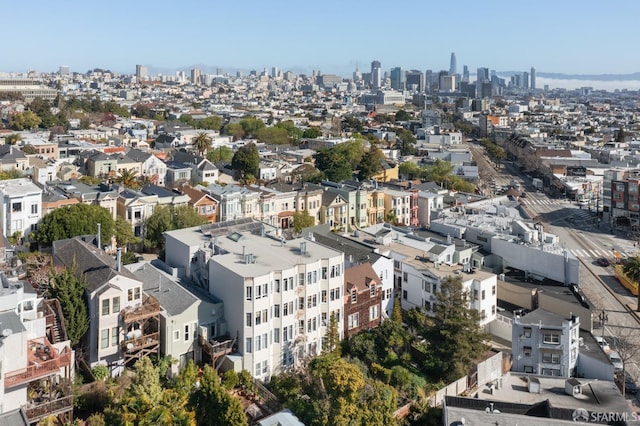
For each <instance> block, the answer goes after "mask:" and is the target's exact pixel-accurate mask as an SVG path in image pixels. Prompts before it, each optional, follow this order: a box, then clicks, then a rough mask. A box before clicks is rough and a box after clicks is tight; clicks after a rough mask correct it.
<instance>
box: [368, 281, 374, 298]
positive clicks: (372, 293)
mask: <svg viewBox="0 0 640 426" xmlns="http://www.w3.org/2000/svg"><path fill="white" fill-rule="evenodd" d="M375 295H376V286H375V285H373V284H371V288H370V289H369V296H371V297H375Z"/></svg>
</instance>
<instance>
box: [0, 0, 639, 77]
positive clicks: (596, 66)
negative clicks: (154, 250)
mask: <svg viewBox="0 0 640 426" xmlns="http://www.w3.org/2000/svg"><path fill="white" fill-rule="evenodd" d="M75 3H76V2H74V1H70V0H67V1H62V2H61V3H60V2H58V3H49V2H36V4H35V5H34V4H33V3H29V4H28V6H27V4H25V3H18V2H12V3H9V4H7V5H5V7H4V12H5V16H15V17H16V18H18V17H21V16H24V17H26V16H28V17H29V25H28V26H25V22H24V21H23V20H20V19H8V20H7V22H5V23H4V24H3V26H2V29H0V34H2V35H4V38H5V39H10V37H15V35H16V34H19V35H20V40H21V43H7V44H6V46H5V52H4V54H3V66H2V68H3V69H2V71H6V72H23V71H27V70H31V69H34V70H38V71H44V72H51V71H57V69H58V67H59V66H60V65H68V66H69V67H70V69H71V70H72V71H75V72H86V71H87V70H88V69H92V68H104V69H111V70H113V71H116V72H122V73H130V74H132V73H134V72H135V65H136V64H143V65H146V66H150V67H154V68H169V69H171V68H179V67H187V66H191V65H196V64H207V65H210V66H212V67H213V66H215V67H219V68H221V69H223V70H229V69H257V70H262V69H263V68H265V67H266V68H268V69H271V67H278V68H279V69H282V70H287V69H292V70H296V71H301V72H302V71H304V72H307V73H309V72H310V71H311V70H313V69H317V70H321V71H322V72H324V73H335V74H339V75H342V76H348V75H350V74H351V73H352V72H353V70H354V69H355V67H356V65H358V66H359V67H360V70H361V71H362V70H365V71H366V70H367V69H368V68H369V64H370V63H371V61H374V60H377V61H380V63H381V69H382V71H383V72H388V71H389V70H390V69H392V68H394V67H398V66H401V67H403V68H404V69H420V70H425V69H432V70H434V71H438V70H447V69H449V68H450V58H451V53H452V52H455V54H456V59H457V67H458V71H459V70H460V69H461V68H462V66H463V65H468V67H469V69H470V70H472V71H473V70H475V69H476V68H478V67H489V68H491V69H495V70H498V71H508V70H509V71H515V70H518V71H523V72H524V71H527V70H529V69H530V68H531V66H535V67H536V69H537V70H538V72H539V73H545V72H554V73H565V74H580V75H581V74H591V75H593V74H631V73H634V72H636V71H640V59H639V58H637V57H627V55H626V52H627V48H626V47H625V46H628V45H630V44H633V41H634V40H636V39H638V36H637V35H636V34H635V32H634V28H635V23H634V22H633V19H634V17H635V16H637V12H640V4H635V3H630V4H626V5H625V13H620V12H619V9H614V8H612V7H610V6H609V5H607V4H606V3H604V2H595V1H581V2H577V1H567V2H560V3H558V2H554V3H552V2H550V1H541V2H536V4H535V5H533V4H530V3H522V4H517V3H516V4H514V3H512V2H506V1H503V0H499V1H495V2H492V4H491V7H490V8H489V7H486V5H485V6H483V5H482V4H479V3H476V2H473V3H469V4H467V5H465V6H464V7H463V8H460V9H451V8H450V7H448V6H445V5H444V4H431V3H424V2H418V1H409V2H406V3H403V9H402V10H399V11H398V12H397V13H396V14H393V15H390V14H388V13H386V12H385V11H386V9H387V8H386V5H387V4H386V3H382V2H380V1H370V2H369V3H367V7H362V6H360V5H358V4H355V3H354V4H352V3H350V2H345V3H339V2H337V1H335V0H328V1H327V2H325V3H324V4H323V7H317V6H313V5H312V4H306V3H304V2H302V3H293V4H290V5H278V7H275V6H274V5H272V4H266V3H262V2H261V3H258V2H253V1H247V2H243V3H242V4H232V3H228V2H227V3H220V4H218V3H211V4H209V3H203V4H199V3H198V2H195V1H193V0H186V1H184V2H181V3H179V4H177V5H176V4H175V3H169V2H166V1H159V2H156V3H154V7H147V6H146V5H144V4H139V3H129V2H124V1H122V0H115V1H113V2H111V3H109V7H108V8H105V7H104V6H102V5H101V6H97V4H91V3H88V4H83V5H82V7H81V8H80V7H77V5H76V4H75ZM34 6H35V7H34ZM578 10H579V14H578V12H577V11H578ZM634 12H636V13H634ZM405 15H406V16H405ZM407 17H409V18H410V17H424V19H417V20H416V23H415V24H414V25H411V21H410V20H408V18H407ZM452 18H455V19H452ZM578 18H579V19H578ZM410 19H414V18H410ZM394 22H395V24H394ZM394 26H395V27H396V29H394ZM597 28H615V29H616V31H615V32H614V31H595V30H590V29H597ZM625 40H626V41H625Z"/></svg>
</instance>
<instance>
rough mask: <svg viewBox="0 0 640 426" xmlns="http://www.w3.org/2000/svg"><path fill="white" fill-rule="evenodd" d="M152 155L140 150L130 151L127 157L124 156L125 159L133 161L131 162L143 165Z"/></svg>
mask: <svg viewBox="0 0 640 426" xmlns="http://www.w3.org/2000/svg"><path fill="white" fill-rule="evenodd" d="M152 155H153V154H151V153H150V152H147V151H142V150H140V149H132V150H130V151H129V152H127V155H125V157H126V158H128V159H130V160H133V161H137V162H140V163H144V162H145V161H147V160H148V159H149V157H151V156H152Z"/></svg>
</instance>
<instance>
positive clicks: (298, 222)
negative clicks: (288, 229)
mask: <svg viewBox="0 0 640 426" xmlns="http://www.w3.org/2000/svg"><path fill="white" fill-rule="evenodd" d="M315 223H316V221H315V219H314V218H313V216H311V215H310V214H309V211H308V210H300V211H297V212H295V213H294V214H293V229H294V231H295V232H296V234H299V233H300V232H301V231H302V230H303V229H304V228H308V227H310V226H313V225H315Z"/></svg>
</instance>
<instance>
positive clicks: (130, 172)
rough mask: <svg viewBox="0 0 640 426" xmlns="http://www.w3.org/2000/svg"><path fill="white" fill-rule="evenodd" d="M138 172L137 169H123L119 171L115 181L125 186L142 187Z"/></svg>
mask: <svg viewBox="0 0 640 426" xmlns="http://www.w3.org/2000/svg"><path fill="white" fill-rule="evenodd" d="M137 173H138V172H137V171H136V170H135V169H133V168H132V169H122V170H120V171H119V172H118V175H119V176H117V177H116V178H115V179H114V181H115V182H116V183H119V184H120V185H122V186H124V187H125V188H131V189H138V188H140V181H139V180H138V177H137V176H136V174H137Z"/></svg>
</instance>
